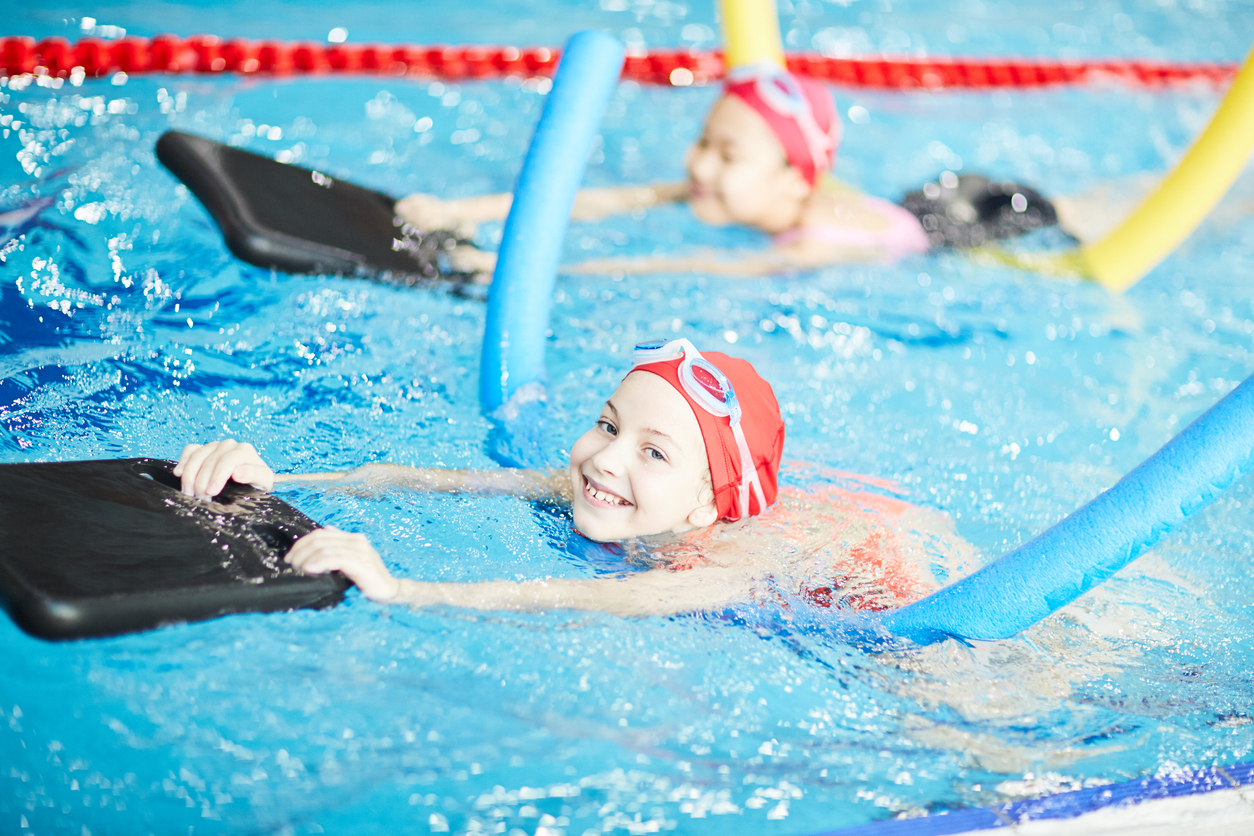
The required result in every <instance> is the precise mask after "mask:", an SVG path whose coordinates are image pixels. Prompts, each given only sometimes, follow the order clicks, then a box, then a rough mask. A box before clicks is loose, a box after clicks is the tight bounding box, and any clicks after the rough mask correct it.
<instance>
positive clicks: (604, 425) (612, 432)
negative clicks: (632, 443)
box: [597, 418, 618, 435]
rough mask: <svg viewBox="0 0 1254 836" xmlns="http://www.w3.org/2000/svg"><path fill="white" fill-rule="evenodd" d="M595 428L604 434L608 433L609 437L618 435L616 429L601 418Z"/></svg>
mask: <svg viewBox="0 0 1254 836" xmlns="http://www.w3.org/2000/svg"><path fill="white" fill-rule="evenodd" d="M597 426H598V427H600V428H601V429H602V430H604V431H605V432H607V433H609V434H610V435H618V427H616V426H614V425H613V424H611V423H610V422H609V421H608V420H606V419H605V418H602V419H601V420H600V421H597Z"/></svg>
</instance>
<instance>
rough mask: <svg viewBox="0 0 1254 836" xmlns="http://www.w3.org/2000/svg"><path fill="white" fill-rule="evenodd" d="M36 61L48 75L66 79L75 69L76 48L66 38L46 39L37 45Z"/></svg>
mask: <svg viewBox="0 0 1254 836" xmlns="http://www.w3.org/2000/svg"><path fill="white" fill-rule="evenodd" d="M34 59H35V65H36V66H39V67H43V68H44V69H45V70H46V71H47V73H48V75H53V76H61V77H64V76H66V75H69V72H70V70H71V69H73V68H74V47H73V46H71V45H70V42H69V41H67V40H66V39H65V38H44V39H43V40H42V41H40V42H39V43H37V44H35V56H34Z"/></svg>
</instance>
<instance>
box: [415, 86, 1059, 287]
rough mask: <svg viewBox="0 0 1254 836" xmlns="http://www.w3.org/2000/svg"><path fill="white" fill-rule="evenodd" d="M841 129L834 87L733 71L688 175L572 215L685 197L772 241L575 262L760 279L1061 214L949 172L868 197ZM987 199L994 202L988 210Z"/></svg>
mask: <svg viewBox="0 0 1254 836" xmlns="http://www.w3.org/2000/svg"><path fill="white" fill-rule="evenodd" d="M840 136H841V128H840V116H839V114H838V112H837V109H836V104H835V101H834V100H833V98H832V95H831V92H830V91H829V90H828V89H827V87H826V86H825V85H823V84H821V83H820V82H817V81H814V80H811V79H807V78H803V77H799V76H794V75H793V74H792V73H789V72H787V71H786V70H784V69H783V68H781V67H779V66H778V65H775V64H772V63H769V62H767V63H763V64H759V65H753V66H748V67H740V68H738V69H736V70H733V71H732V72H731V73H730V74H729V77H728V80H727V83H726V85H725V86H724V90H723V95H722V97H721V98H719V100H718V101H717V102H716V103H715V105H714V107H713V108H712V109H711V110H710V114H709V116H708V117H707V119H706V123H705V128H704V130H703V131H702V134H701V137H700V139H698V140H697V143H696V144H695V145H694V146H693V147H692V148H691V149H689V151H688V157H687V168H688V180H687V182H684V183H661V184H655V185H650V186H628V187H621V188H605V189H585V190H583V191H581V192H580V193H579V195H578V196H577V197H576V199H575V204H574V208H573V211H572V214H571V217H572V218H573V219H575V220H596V219H599V218H602V217H605V216H607V215H611V214H614V213H618V212H631V211H636V210H641V209H647V208H649V207H652V206H657V205H659V204H663V203H673V202H686V203H688V205H689V206H690V208H691V209H692V212H693V214H694V215H695V216H696V217H697V218H698V219H700V220H702V221H704V222H706V223H709V224H715V225H726V224H740V225H744V226H749V227H753V228H756V229H760V230H762V231H763V232H766V233H769V234H770V235H771V236H772V244H771V246H770V247H769V248H768V249H766V250H764V251H761V252H737V253H735V254H734V255H735V257H734V258H730V257H728V254H726V253H724V254H721V255H720V254H717V253H705V254H700V255H693V256H687V257H682V256H681V257H649V258H636V259H601V260H594V261H587V262H583V263H581V264H578V265H575V266H573V267H572V268H569V269H571V270H572V271H574V272H652V271H662V270H666V271H694V272H706V273H718V274H724V275H762V274H766V273H771V272H775V271H778V270H781V269H788V268H808V267H819V266H822V265H825V264H831V263H835V262H843V261H864V262H865V261H872V262H893V261H896V260H898V259H900V258H902V257H904V256H907V255H910V254H914V253H922V252H926V251H927V250H928V249H929V247H931V246H934V245H950V244H955V243H966V244H970V243H980V242H982V241H983V240H985V239H992V238H996V237H1005V236H1007V235H1011V234H1019V233H1022V232H1024V231H1026V230H1028V229H1031V228H1032V227H1034V226H1040V225H1044V224H1050V223H1054V222H1056V220H1057V218H1056V215H1055V213H1054V210H1053V208H1052V206H1051V205H1050V204H1049V203H1048V201H1046V200H1045V199H1044V198H1042V197H1041V196H1040V195H1039V194H1037V193H1036V192H1035V191H1032V190H1031V189H1026V188H1024V187H1020V186H1015V185H1014V184H1008V183H1007V184H1002V183H995V184H994V183H990V181H988V180H986V179H984V178H970V179H968V178H962V179H963V181H964V182H963V184H962V185H963V186H964V187H970V188H965V189H962V188H959V183H958V179H959V178H957V176H956V175H953V174H952V173H948V172H947V174H949V178H945V179H944V180H942V181H941V182H939V183H936V184H929V186H931V187H932V189H931V190H927V189H925V190H924V191H921V192H919V193H918V194H916V195H911V196H910V197H909V198H908V199H907V201H906V205H907V206H908V207H910V208H909V209H908V208H905V207H903V206H899V205H897V204H895V203H892V202H890V201H887V200H884V199H882V198H878V197H873V196H871V195H867V194H863V193H862V192H859V191H858V190H856V189H854V188H852V187H850V186H847V185H845V184H842V183H840V182H838V181H837V180H835V179H834V178H832V177H831V175H830V174H829V173H828V170H829V169H830V168H831V166H832V163H833V162H834V160H835V156H836V150H837V148H838V146H839V144H840ZM950 178H952V179H953V182H952V183H951V182H949V179H950ZM981 190H983V193H980V192H981ZM933 192H934V193H933ZM1016 197H1017V198H1018V200H1017V201H1016ZM910 198H913V200H912V199H910ZM949 198H958V199H960V200H961V201H963V202H964V207H963V208H962V209H961V210H960V211H958V212H948V211H947V208H948V204H947V202H946V201H947V199H949ZM989 198H991V199H992V200H993V204H991V205H989V206H988V207H987V211H983V207H984V205H985V203H988V199H989ZM510 202H511V196H510V195H508V194H493V195H483V196H479V197H471V198H462V199H456V200H441V199H439V198H437V197H434V196H432V195H428V194H413V195H409V196H408V197H405V198H402V199H401V200H400V201H398V202H397V204H396V211H397V212H398V213H400V214H401V216H402V217H404V218H405V219H406V220H408V221H409V222H410V223H412V224H413V225H415V226H416V227H418V228H421V229H455V230H457V231H458V232H459V233H460V234H462V235H467V236H468V235H473V233H474V229H475V226H476V225H477V224H478V223H480V222H482V221H487V220H497V219H501V218H504V217H505V215H506V214H507V213H508V212H509V207H510ZM968 206H969V207H971V208H970V210H968V209H967V207H968ZM912 210H913V211H912ZM1003 210H1004V211H1003ZM951 228H956V229H959V233H958V236H959V237H957V238H954V237H953V236H951V235H949V231H950V229H951ZM972 228H975V229H977V230H978V231H976V232H971V231H970V230H971V229H972ZM963 230H965V231H963Z"/></svg>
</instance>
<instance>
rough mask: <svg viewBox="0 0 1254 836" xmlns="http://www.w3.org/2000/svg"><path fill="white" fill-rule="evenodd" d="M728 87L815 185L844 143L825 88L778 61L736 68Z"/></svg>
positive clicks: (833, 107)
mask: <svg viewBox="0 0 1254 836" xmlns="http://www.w3.org/2000/svg"><path fill="white" fill-rule="evenodd" d="M723 89H724V91H725V93H726V94H727V95H729V96H737V97H739V98H740V99H741V101H743V102H744V103H745V104H747V105H749V107H751V108H753V109H754V110H755V111H757V113H758V114H759V115H760V116H761V117H762V118H763V119H765V120H766V124H767V125H768V126H770V128H771V132H772V133H774V134H775V137H776V138H777V139H778V140H779V144H780V145H782V146H783V147H784V155H785V156H786V157H787V158H788V162H789V164H790V165H793V166H795V167H796V168H797V169H798V170H799V171H800V172H801V174H802V176H803V177H805V179H806V182H807V183H809V184H810V185H811V186H813V185H814V184H815V183H816V182H818V179H819V175H820V174H822V173H823V172H825V171H827V170H828V169H829V168H831V167H832V162H833V161H834V160H835V159H836V149H837V147H839V146H840V114H839V113H838V112H837V111H836V101H835V99H833V98H832V94H831V93H830V92H829V91H828V89H827V87H826V86H824V85H823V84H822V83H821V82H818V81H814V80H813V79H809V78H800V77H798V76H795V75H793V74H792V73H790V72H788V71H787V70H785V69H783V68H782V67H779V66H777V65H775V64H753V65H749V66H744V67H737V68H735V69H733V70H732V71H731V72H729V73H728V74H727V84H726V85H724V88H723Z"/></svg>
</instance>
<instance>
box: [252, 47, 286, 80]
mask: <svg viewBox="0 0 1254 836" xmlns="http://www.w3.org/2000/svg"><path fill="white" fill-rule="evenodd" d="M257 61H258V63H259V64H260V67H259V70H260V71H261V72H263V73H271V74H273V75H287V74H288V73H290V72H291V71H292V48H291V47H290V46H288V45H287V44H285V43H282V42H281V41H263V42H262V43H261V44H259V45H258V46H257Z"/></svg>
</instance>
